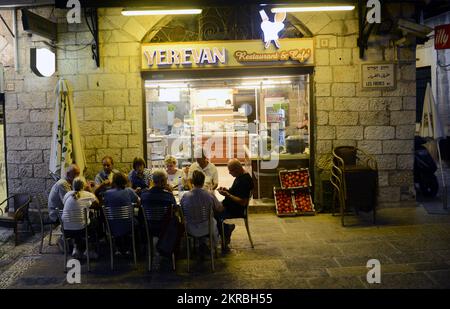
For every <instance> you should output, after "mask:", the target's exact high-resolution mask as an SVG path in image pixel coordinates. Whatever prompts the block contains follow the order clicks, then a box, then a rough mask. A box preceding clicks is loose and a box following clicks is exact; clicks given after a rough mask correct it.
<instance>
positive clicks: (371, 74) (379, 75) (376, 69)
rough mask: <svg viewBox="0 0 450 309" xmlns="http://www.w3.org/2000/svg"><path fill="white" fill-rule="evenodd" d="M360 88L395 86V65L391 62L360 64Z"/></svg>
mask: <svg viewBox="0 0 450 309" xmlns="http://www.w3.org/2000/svg"><path fill="white" fill-rule="evenodd" d="M361 74H362V79H361V82H362V88H363V89H377V88H384V89H386V88H389V89H393V88H395V66H394V64H393V63H377V64H362V65H361Z"/></svg>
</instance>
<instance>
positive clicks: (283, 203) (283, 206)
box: [273, 188, 296, 217]
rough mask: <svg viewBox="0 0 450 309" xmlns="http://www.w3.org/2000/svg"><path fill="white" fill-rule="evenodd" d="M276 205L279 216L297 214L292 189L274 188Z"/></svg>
mask: <svg viewBox="0 0 450 309" xmlns="http://www.w3.org/2000/svg"><path fill="white" fill-rule="evenodd" d="M273 195H274V197H275V207H276V209H277V215H278V216H280V217H281V216H295V215H296V213H295V206H294V203H293V200H292V192H291V190H285V189H281V188H273Z"/></svg>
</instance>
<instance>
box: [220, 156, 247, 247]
mask: <svg viewBox="0 0 450 309" xmlns="http://www.w3.org/2000/svg"><path fill="white" fill-rule="evenodd" d="M227 167H228V172H229V173H230V175H231V176H233V177H234V178H235V179H234V181H233V185H232V186H231V187H230V188H229V189H227V188H224V187H220V188H218V189H217V191H218V192H219V193H220V194H221V195H223V196H225V199H224V200H223V201H222V205H223V207H224V209H225V211H224V212H222V213H220V214H219V215H218V216H217V219H218V220H217V222H218V226H219V231H221V229H222V228H221V224H222V221H223V220H224V219H229V218H242V217H243V216H244V210H245V206H246V205H247V204H248V201H249V199H250V194H251V192H252V190H253V180H252V176H250V174H249V173H247V172H246V171H245V169H244V168H243V166H242V164H241V162H239V160H238V159H231V160H230V161H228V165H227ZM234 228H235V226H234V224H225V226H224V230H225V243H226V245H227V246H228V244H229V243H230V239H231V233H232V232H233V230H234ZM223 249H224V250H227V249H228V248H227V247H225V248H223Z"/></svg>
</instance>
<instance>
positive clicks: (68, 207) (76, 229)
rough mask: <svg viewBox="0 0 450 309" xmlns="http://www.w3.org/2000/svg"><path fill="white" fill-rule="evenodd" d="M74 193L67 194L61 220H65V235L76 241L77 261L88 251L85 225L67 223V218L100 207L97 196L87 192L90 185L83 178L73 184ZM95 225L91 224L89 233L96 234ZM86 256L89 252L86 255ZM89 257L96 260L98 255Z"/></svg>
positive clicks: (76, 179) (74, 251) (73, 255)
mask: <svg viewBox="0 0 450 309" xmlns="http://www.w3.org/2000/svg"><path fill="white" fill-rule="evenodd" d="M72 187H73V191H69V192H67V193H66V195H65V196H64V199H63V203H64V209H63V214H62V217H61V219H62V220H63V224H64V234H65V235H66V237H71V238H74V240H75V246H74V248H73V252H72V257H74V258H76V259H80V258H81V253H82V252H84V250H85V249H86V248H85V246H84V244H85V242H84V241H83V237H84V233H85V231H84V225H83V222H82V221H81V220H80V222H73V221H71V222H67V221H66V220H67V218H68V216H69V213H70V212H71V211H75V210H81V209H83V208H88V209H89V207H98V200H97V198H96V197H95V195H94V194H93V193H91V192H89V191H85V189H88V188H89V187H88V185H87V184H86V181H85V180H84V178H82V177H77V178H75V179H74V180H73V182H72ZM87 219H88V224H89V223H90V222H89V220H90V219H89V212H88V218H87ZM92 226H93V224H90V227H89V229H88V233H89V234H92V233H94V232H95V229H94V228H93V227H92ZM84 254H85V255H86V254H87V252H85V253H84ZM89 254H90V255H89V257H91V258H95V257H96V255H97V254H96V253H93V252H91V253H89Z"/></svg>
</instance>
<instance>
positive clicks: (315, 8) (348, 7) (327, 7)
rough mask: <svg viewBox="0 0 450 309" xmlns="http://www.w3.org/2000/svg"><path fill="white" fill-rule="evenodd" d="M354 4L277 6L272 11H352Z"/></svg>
mask: <svg viewBox="0 0 450 309" xmlns="http://www.w3.org/2000/svg"><path fill="white" fill-rule="evenodd" d="M354 9H355V6H354V5H321V6H312V5H311V6H296V7H294V6H291V7H277V8H273V9H271V11H272V13H282V12H286V13H292V12H329V11H352V10H354Z"/></svg>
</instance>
